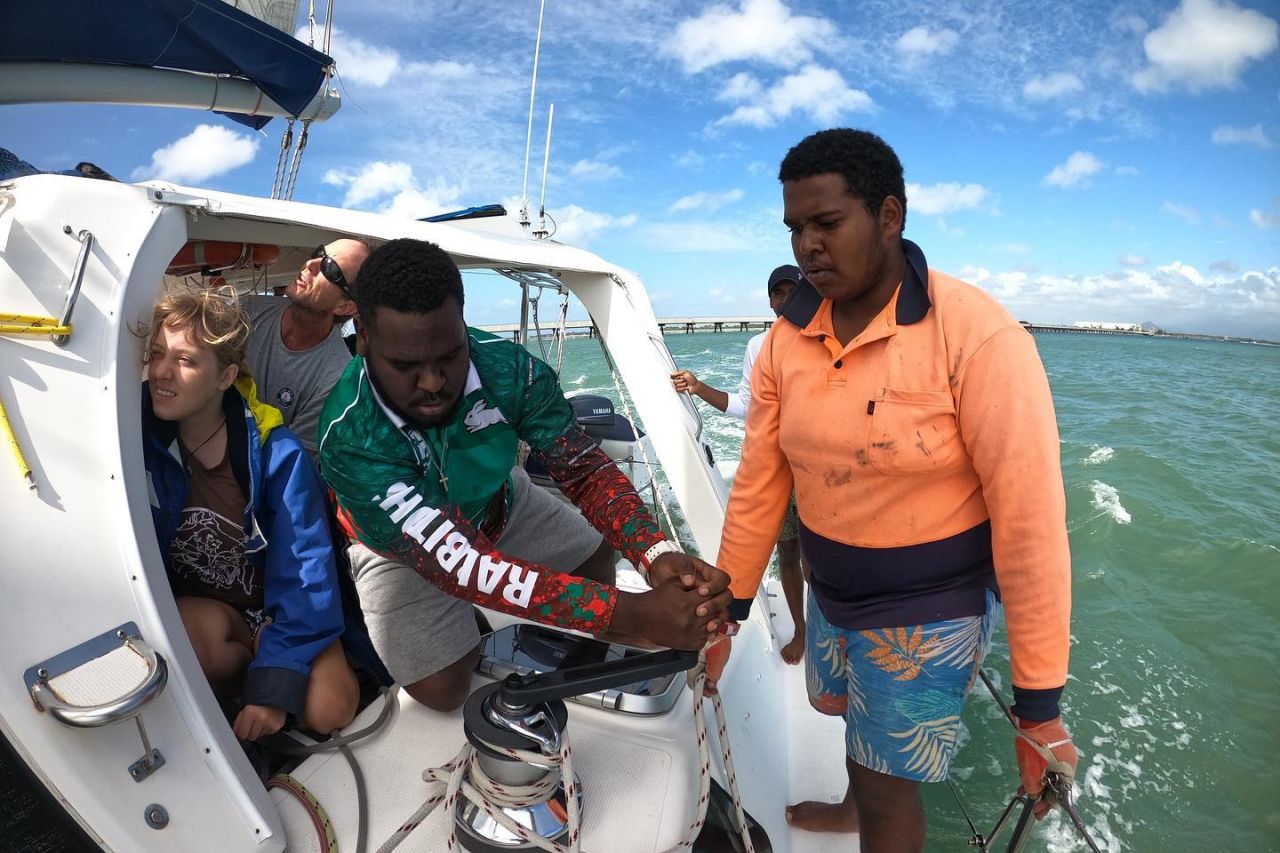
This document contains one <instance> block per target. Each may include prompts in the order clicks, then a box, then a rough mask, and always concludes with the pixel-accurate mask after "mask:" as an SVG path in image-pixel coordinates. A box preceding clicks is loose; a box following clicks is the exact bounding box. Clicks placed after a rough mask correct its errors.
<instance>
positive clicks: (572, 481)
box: [516, 357, 666, 569]
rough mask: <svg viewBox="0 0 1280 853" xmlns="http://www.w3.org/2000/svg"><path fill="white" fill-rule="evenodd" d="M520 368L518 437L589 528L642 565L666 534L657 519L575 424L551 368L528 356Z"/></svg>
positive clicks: (628, 481)
mask: <svg viewBox="0 0 1280 853" xmlns="http://www.w3.org/2000/svg"><path fill="white" fill-rule="evenodd" d="M525 370H526V371H527V373H526V379H527V381H526V383H525V389H524V399H523V400H522V406H521V413H520V420H519V423H518V424H517V426H516V429H517V431H518V432H519V433H520V437H521V438H523V439H524V440H525V441H527V442H529V448H530V450H531V452H532V453H533V455H534V456H535V457H536V458H537V460H538V461H539V462H540V463H542V465H543V466H544V467H545V468H546V469H547V473H549V474H550V475H551V478H552V479H553V480H555V481H556V485H558V486H559V487H560V491H562V492H564V494H565V496H566V497H567V498H569V500H571V501H573V504H574V506H576V507H577V508H578V509H579V510H581V511H582V515H583V516H584V517H585V518H586V519H587V521H588V522H589V523H590V524H591V526H592V527H594V528H595V529H596V530H598V531H600V533H601V535H602V536H604V538H605V539H607V540H608V542H609V544H610V545H612V546H613V547H614V548H615V549H616V550H617V551H619V552H620V553H621V554H622V555H623V556H625V557H626V558H627V559H628V560H630V561H631V563H632V565H635V566H637V567H641V568H642V569H644V568H647V567H645V566H643V565H642V562H641V560H642V558H643V557H644V552H645V551H648V550H649V549H650V548H651V547H653V545H654V543H656V542H660V541H662V540H663V539H665V538H666V537H665V536H663V535H662V532H661V531H660V530H659V528H658V523H657V521H655V520H654V518H653V516H652V515H650V514H649V510H648V508H647V507H645V505H644V501H642V500H640V495H638V494H636V489H635V486H633V485H632V484H631V481H630V480H628V479H627V475H626V474H623V473H622V470H621V469H620V468H619V467H618V466H617V465H616V464H615V463H614V461H613V460H612V459H610V458H609V457H608V455H606V454H605V452H604V451H603V450H601V449H600V448H599V447H597V446H596V443H595V442H594V441H592V440H591V438H590V437H589V436H588V435H587V434H586V433H585V432H584V431H583V430H582V427H580V426H578V423H577V421H576V420H575V419H574V417H573V410H572V409H571V408H570V406H569V403H568V401H566V400H565V398H564V392H563V391H562V390H561V389H560V383H559V382H557V381H556V376H555V373H554V372H553V371H552V370H551V368H550V367H548V366H547V365H546V364H543V363H542V362H541V361H539V360H538V359H536V358H532V357H530V358H529V359H528V364H527V365H526V367H525Z"/></svg>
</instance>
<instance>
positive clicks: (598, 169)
mask: <svg viewBox="0 0 1280 853" xmlns="http://www.w3.org/2000/svg"><path fill="white" fill-rule="evenodd" d="M569 177H570V178H575V179H577V180H582V181H608V180H612V179H614V178H620V177H622V170H621V169H619V168H618V167H617V166H615V165H614V164H612V163H606V162H604V161H603V160H579V161H578V162H577V163H574V164H573V166H572V168H570V169H569Z"/></svg>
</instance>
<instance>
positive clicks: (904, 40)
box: [894, 27, 960, 64]
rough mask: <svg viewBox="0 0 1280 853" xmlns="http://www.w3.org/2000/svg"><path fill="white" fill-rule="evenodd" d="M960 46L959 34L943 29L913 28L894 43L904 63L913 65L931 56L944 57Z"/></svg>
mask: <svg viewBox="0 0 1280 853" xmlns="http://www.w3.org/2000/svg"><path fill="white" fill-rule="evenodd" d="M958 44H960V34H959V33H957V32H956V31H955V30H948V29H946V28H945V27H944V28H943V29H940V30H930V29H929V28H928V27H913V28H912V29H909V30H907V31H906V32H905V33H903V34H902V35H901V36H899V37H898V40H897V41H896V42H895V43H894V48H895V49H896V50H897V51H898V55H899V56H901V57H902V59H903V61H904V62H907V63H909V64H914V63H918V62H922V61H924V60H925V59H928V58H929V57H931V56H946V55H947V54H948V53H951V52H952V51H953V50H955V49H956V45H958Z"/></svg>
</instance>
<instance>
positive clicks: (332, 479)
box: [322, 438, 619, 636]
mask: <svg viewBox="0 0 1280 853" xmlns="http://www.w3.org/2000/svg"><path fill="white" fill-rule="evenodd" d="M325 451H326V452H325V454H324V455H323V457H322V458H323V461H324V473H325V477H326V478H327V479H328V481H329V484H330V486H331V487H332V488H333V490H334V494H335V496H336V497H337V502H338V506H339V519H340V521H341V522H342V525H343V527H344V528H345V529H346V531H347V534H348V535H349V536H351V537H353V538H355V539H358V540H359V541H360V542H361V543H363V544H364V545H365V546H367V547H368V548H370V549H371V550H373V551H376V552H378V553H379V554H381V555H382V556H384V557H387V558H389V559H392V560H396V561H398V562H400V563H403V564H404V565H406V566H408V567H409V568H411V569H413V570H414V571H416V572H417V573H418V574H420V575H422V577H423V578H425V579H426V580H427V581H428V582H430V583H432V584H434V585H435V586H437V587H439V588H440V589H441V590H442V591H444V592H446V593H448V594H449V595H451V596H453V597H455V598H461V599H464V600H466V601H470V602H473V603H474V604H478V605H480V606H481V607H486V608H489V609H491V610H497V611H501V612H504V613H511V614H513V615H515V616H519V617H522V618H525V619H531V620H533V621H535V622H541V623H543V624H546V625H554V626H556V627H559V628H569V629H573V630H577V631H583V632H586V633H590V634H594V635H596V636H601V635H603V634H604V633H605V632H606V631H607V630H608V628H609V625H610V623H611V622H612V620H613V611H614V607H615V605H616V604H617V597H618V594H619V593H618V591H617V590H616V589H615V588H614V587H611V586H606V585H604V584H600V583H597V582H595V581H590V580H587V579H585V578H580V577H576V576H574V575H567V574H562V573H560V572H557V571H555V570H554V569H550V568H548V567H546V566H542V565H538V564H536V563H531V562H528V561H524V560H520V559H518V558H515V557H511V556H510V555H507V554H503V553H502V552H500V551H498V550H497V549H496V548H495V547H494V546H493V543H492V542H490V541H489V538H488V537H487V536H485V535H484V534H483V533H481V532H479V531H477V530H476V529H475V528H474V527H472V526H471V524H470V522H469V521H468V520H467V519H466V517H465V516H464V515H463V513H462V512H461V511H460V510H459V509H458V508H457V507H456V506H454V505H452V504H446V503H440V502H439V501H437V500H435V499H434V498H432V497H430V496H431V495H432V494H433V490H431V489H430V488H428V486H429V484H427V483H423V482H419V480H418V472H417V471H415V469H414V466H412V465H410V464H403V465H394V464H390V463H389V460H388V459H387V457H386V455H385V453H383V452H374V451H373V450H372V449H369V448H365V447H362V446H359V445H353V444H345V445H344V444H342V443H340V442H338V441H335V440H333V439H332V438H331V439H330V440H329V441H327V442H326V446H325ZM433 504H437V505H433Z"/></svg>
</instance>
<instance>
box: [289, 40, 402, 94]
mask: <svg viewBox="0 0 1280 853" xmlns="http://www.w3.org/2000/svg"><path fill="white" fill-rule="evenodd" d="M310 34H311V29H310V27H298V29H297V31H296V32H295V33H294V34H293V37H294V38H296V39H298V40H299V41H303V42H306V41H308V40H309V39H310V37H311V35H310ZM329 47H330V49H329V55H330V56H332V57H333V61H334V62H335V63H337V65H338V75H339V76H340V77H341V78H342V80H343V81H344V82H346V83H365V84H368V85H370V86H374V87H380V86H385V85H387V81H388V80H390V79H391V75H392V74H394V73H395V71H396V68H397V67H399V65H400V54H399V53H398V52H396V51H394V50H392V49H390V48H385V47H376V46H374V45H371V44H368V43H367V42H363V41H361V40H360V39H358V38H356V37H355V36H352V35H348V34H347V33H345V32H343V31H342V30H341V29H340V28H338V27H334V28H333V39H332V41H330V43H329Z"/></svg>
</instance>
